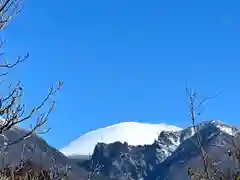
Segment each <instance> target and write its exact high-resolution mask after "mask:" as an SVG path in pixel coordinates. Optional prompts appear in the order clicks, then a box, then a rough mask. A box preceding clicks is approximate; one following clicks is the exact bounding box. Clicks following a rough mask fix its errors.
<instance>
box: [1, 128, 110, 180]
mask: <svg viewBox="0 0 240 180" xmlns="http://www.w3.org/2000/svg"><path fill="white" fill-rule="evenodd" d="M26 133H27V131H26V130H24V129H22V128H20V127H18V126H14V127H12V128H11V129H9V130H8V131H5V132H4V133H3V134H1V135H0V169H3V168H6V167H10V168H13V169H14V168H15V167H16V166H19V165H21V164H22V163H21V162H23V163H25V162H31V166H32V167H31V168H32V169H35V170H36V171H37V170H40V169H47V170H48V169H51V170H52V171H54V172H57V171H59V172H63V173H64V172H66V171H67V168H68V167H70V168H71V169H69V170H70V171H68V176H69V179H70V180H85V179H87V177H88V172H87V171H86V170H85V168H81V167H79V166H78V165H77V164H76V163H75V162H74V161H72V160H71V159H69V158H68V157H66V156H65V155H64V154H62V153H61V152H59V151H58V150H57V149H55V148H53V147H51V146H50V145H48V143H47V142H46V141H45V140H43V139H42V138H40V137H39V136H37V135H36V134H33V135H32V136H30V137H28V138H25V139H23V140H22V141H20V142H18V143H16V144H13V145H11V146H8V145H7V144H8V142H14V141H15V140H18V139H19V138H20V137H22V136H23V135H25V134H26ZM98 177H101V178H99V179H105V180H106V179H107V178H104V177H103V176H96V178H97V179H98Z"/></svg>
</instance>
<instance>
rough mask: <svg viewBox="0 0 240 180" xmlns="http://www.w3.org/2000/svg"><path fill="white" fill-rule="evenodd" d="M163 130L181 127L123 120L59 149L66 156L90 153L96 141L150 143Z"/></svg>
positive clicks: (134, 143)
mask: <svg viewBox="0 0 240 180" xmlns="http://www.w3.org/2000/svg"><path fill="white" fill-rule="evenodd" d="M163 130H173V131H176V130H181V128H179V127H176V126H172V125H167V124H164V123H159V124H151V123H139V122H123V123H118V124H114V125H110V126H107V127H104V128H99V129H97V130H93V131H90V132H88V133H86V134H84V135H82V136H80V137H79V138H77V139H76V140H74V141H72V142H71V143H70V144H69V145H67V146H66V147H64V148H62V149H60V151H61V152H62V153H63V154H65V155H67V156H74V155H91V154H92V153H93V150H94V147H95V146H96V145H97V143H98V142H103V143H113V142H115V141H119V142H122V143H124V142H127V143H128V144H130V145H135V146H136V145H144V144H151V143H153V142H154V139H156V138H157V137H158V134H159V133H161V131H163Z"/></svg>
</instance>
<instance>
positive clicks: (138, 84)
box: [4, 0, 240, 148]
mask: <svg viewBox="0 0 240 180" xmlns="http://www.w3.org/2000/svg"><path fill="white" fill-rule="evenodd" d="M239 7H240V2H239V1H237V0H232V1H226V0H224V1H223V0H202V1H192V0H191V1H190V0H182V1H179V0H161V1H160V0H156V1H146V0H145V1H142V0H140V1H139V0H121V1H120V0H107V1H105V0H103V1H99V0H92V1H79V0H73V1H56V0H52V1H47V0H41V1H25V9H24V10H23V11H22V13H21V14H20V16H18V17H17V18H15V20H14V22H13V23H12V25H11V27H10V28H9V29H8V30H7V31H6V32H5V34H4V36H5V38H7V39H8V46H7V47H6V51H7V52H8V53H9V55H10V57H15V55H18V54H21V53H24V52H26V51H28V52H29V53H30V58H29V59H28V61H27V62H26V63H25V65H23V66H21V67H20V68H18V69H17V70H16V71H14V73H13V75H14V77H16V78H20V79H21V80H22V83H23V84H24V88H25V96H24V99H25V102H26V104H27V107H28V108H29V107H31V105H32V104H34V103H37V102H38V101H39V100H41V98H43V97H44V95H45V94H46V91H47V89H48V87H50V86H51V84H52V83H54V82H57V81H58V80H61V81H63V82H64V83H65V84H64V88H63V89H62V91H61V92H60V93H59V94H58V96H57V99H56V100H57V105H56V109H55V111H54V113H53V114H52V116H51V118H50V119H49V122H48V127H51V128H52V129H51V131H50V132H49V133H48V134H46V135H44V138H45V139H46V140H47V141H48V142H49V143H50V144H51V145H53V146H55V147H57V148H60V147H63V146H64V145H66V144H67V143H69V142H70V141H72V140H74V139H75V138H77V137H78V136H79V135H81V134H82V133H84V132H87V131H89V130H90V129H96V128H99V127H103V126H106V125H110V124H114V123H116V122H120V121H133V120H134V121H135V120H136V121H141V122H152V123H160V122H164V123H168V124H174V125H178V126H187V125H188V124H189V123H190V121H189V119H188V112H187V97H186V94H185V86H186V85H188V86H189V87H193V88H196V89H197V90H198V92H199V95H200V98H204V97H205V96H207V95H212V94H216V93H218V92H222V91H224V89H226V88H227V89H228V88H229V91H228V92H227V93H223V94H222V95H221V96H220V97H219V98H217V99H215V100H213V101H211V102H210V103H209V104H208V105H207V106H206V107H205V111H204V115H203V119H220V120H223V121H225V122H226V123H232V124H236V125H239V124H240V123H239V120H240V115H239V113H238V112H239V110H240V106H239V102H240V80H239V79H240V11H239ZM231 86H236V87H235V88H231Z"/></svg>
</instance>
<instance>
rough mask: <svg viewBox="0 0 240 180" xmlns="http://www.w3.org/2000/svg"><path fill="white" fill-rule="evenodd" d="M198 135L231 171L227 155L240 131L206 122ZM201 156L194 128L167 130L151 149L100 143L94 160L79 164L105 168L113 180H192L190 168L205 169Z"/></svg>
mask: <svg viewBox="0 0 240 180" xmlns="http://www.w3.org/2000/svg"><path fill="white" fill-rule="evenodd" d="M174 130H175V129H174ZM196 131H197V132H198V133H199V135H200V136H201V141H202V145H203V146H204V149H205V150H206V151H207V153H209V154H210V155H211V157H213V158H214V159H216V161H217V162H220V161H221V162H222V165H223V166H221V168H223V169H224V168H225V169H226V170H229V169H228V168H229V167H231V168H232V167H233V164H232V163H230V161H231V159H230V157H228V156H226V152H228V150H229V148H231V147H233V145H232V144H231V143H230V142H232V140H233V139H234V138H235V137H237V136H239V129H238V128H235V127H232V126H229V125H226V124H224V123H222V122H220V121H206V122H202V123H200V124H198V125H197V126H196ZM139 133H140V134H141V133H142V132H139ZM140 136H141V135H140ZM199 153H200V150H199V148H198V146H197V145H196V134H195V131H194V130H193V127H188V128H186V129H182V130H177V131H176V130H175V131H171V130H170V131H167V130H164V131H162V132H161V133H160V134H159V136H158V138H157V139H156V140H155V141H154V143H152V144H148V145H138V146H132V145H129V144H127V143H121V142H114V143H110V144H106V143H98V144H97V146H96V147H95V149H94V153H93V155H92V159H91V160H90V161H88V160H87V161H86V162H84V163H82V162H81V163H78V164H79V166H80V167H85V168H88V165H89V163H90V162H91V163H92V162H95V163H96V164H103V165H104V167H103V168H102V169H101V173H102V174H103V175H105V176H107V177H109V178H110V179H131V180H143V179H144V180H156V179H157V180H165V179H168V180H175V179H184V180H185V179H186V180H189V177H188V175H187V171H188V168H189V167H196V168H201V167H202V166H201V165H200V164H201V158H199V157H200V156H199ZM199 165H200V167H199Z"/></svg>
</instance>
